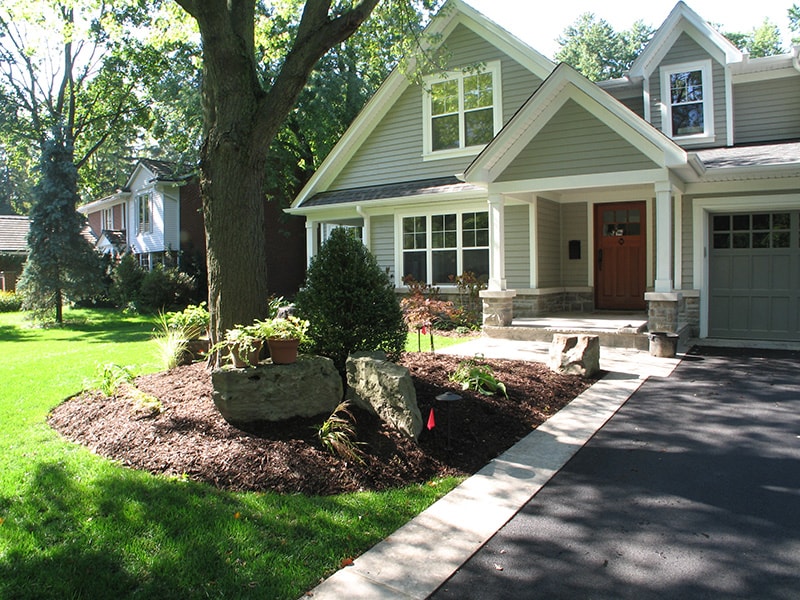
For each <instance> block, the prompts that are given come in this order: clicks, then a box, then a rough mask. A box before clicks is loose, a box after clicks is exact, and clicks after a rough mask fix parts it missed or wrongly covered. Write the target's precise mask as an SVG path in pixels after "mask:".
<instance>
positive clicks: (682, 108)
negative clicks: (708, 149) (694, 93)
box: [672, 104, 705, 135]
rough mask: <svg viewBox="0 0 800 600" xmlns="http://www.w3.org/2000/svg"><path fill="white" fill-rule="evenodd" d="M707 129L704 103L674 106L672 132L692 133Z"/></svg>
mask: <svg viewBox="0 0 800 600" xmlns="http://www.w3.org/2000/svg"><path fill="white" fill-rule="evenodd" d="M703 131H705V126H704V121H703V105H702V104H681V105H678V106H673V107H672V134H673V135H691V134H694V133H703Z"/></svg>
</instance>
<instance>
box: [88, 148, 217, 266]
mask: <svg viewBox="0 0 800 600" xmlns="http://www.w3.org/2000/svg"><path fill="white" fill-rule="evenodd" d="M78 211H79V212H80V213H81V214H83V215H85V216H86V217H87V219H88V222H89V226H90V228H91V229H92V232H93V233H94V235H95V237H96V238H97V244H96V247H97V249H98V250H100V251H101V252H104V253H111V254H114V255H118V254H122V253H124V252H126V251H130V252H132V253H133V254H134V255H135V256H136V257H137V259H138V260H139V264H140V265H141V266H142V267H144V268H146V269H150V268H152V267H153V266H154V265H156V264H159V263H161V264H168V265H173V264H178V263H179V262H180V257H181V256H182V255H183V256H186V255H190V256H192V258H193V260H200V261H201V262H204V260H205V233H204V231H203V216H202V214H201V205H200V188H199V186H198V183H197V178H196V177H195V176H193V175H191V174H189V175H186V174H183V173H180V172H179V173H176V169H175V165H174V164H172V163H168V162H164V161H158V160H151V159H141V160H139V162H138V163H137V165H136V167H135V168H134V170H133V173H132V174H131V176H130V177H129V178H128V181H127V183H126V184H125V187H124V188H122V189H121V190H118V191H117V192H116V193H114V194H112V195H110V196H108V197H106V198H102V199H100V200H96V201H94V202H90V203H88V204H85V205H83V206H81V207H80V208H78Z"/></svg>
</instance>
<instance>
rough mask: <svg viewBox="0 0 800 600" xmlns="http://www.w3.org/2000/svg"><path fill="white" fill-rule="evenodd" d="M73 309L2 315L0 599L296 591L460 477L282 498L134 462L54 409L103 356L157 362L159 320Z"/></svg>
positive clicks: (142, 367) (138, 366) (148, 367)
mask: <svg viewBox="0 0 800 600" xmlns="http://www.w3.org/2000/svg"><path fill="white" fill-rule="evenodd" d="M67 318H68V319H69V321H70V322H69V324H68V325H66V326H65V327H63V328H53V329H31V328H28V327H27V325H26V322H25V321H24V319H23V318H22V316H21V315H20V314H19V313H5V314H0V356H2V364H0V384H1V385H0V424H1V425H2V426H1V427H0V448H2V449H3V450H2V452H1V453H0V598H15V599H25V598H43V597H47V598H76V599H89V598H109V597H116V598H160V599H166V598H181V599H185V598H209V597H210V598H241V597H260V598H271V599H281V598H292V599H294V598H298V597H300V596H301V595H302V594H303V592H304V591H305V590H307V589H309V588H311V587H313V586H314V585H315V584H316V583H317V582H318V581H319V580H320V579H321V578H323V577H325V576H326V575H328V574H330V573H331V572H333V571H335V570H336V569H337V568H339V566H340V565H341V563H342V561H343V560H345V559H347V558H350V557H355V556H357V555H359V554H360V553H362V552H364V551H365V550H366V549H368V548H369V547H370V546H372V545H373V544H375V543H376V542H378V541H379V540H381V539H383V538H384V537H386V536H387V535H388V534H389V533H391V532H392V531H394V530H395V529H396V528H397V527H399V526H400V525H402V524H403V523H405V522H406V521H407V520H409V519H410V518H412V517H413V516H414V515H416V514H417V513H419V512H420V511H421V510H423V509H424V508H426V507H427V506H429V505H430V504H431V503H432V502H434V501H435V500H436V499H438V498H439V497H441V496H442V495H444V494H445V493H447V492H448V491H449V490H450V489H452V488H453V487H454V486H455V485H456V484H457V483H458V481H457V480H454V479H448V480H442V481H434V482H430V483H429V484H427V485H416V486H410V487H407V488H404V489H401V490H393V491H388V492H381V493H371V492H370V493H359V494H348V495H341V496H332V497H306V496H302V495H292V496H281V495H277V494H273V493H232V492H225V491H220V490H217V489H216V488H213V487H210V486H208V485H205V484H200V483H196V482H191V481H188V480H186V479H185V478H166V477H159V476H152V475H150V474H148V473H144V472H140V471H133V470H129V469H125V468H123V467H122V466H120V465H118V464H116V463H114V462H113V461H109V460H106V459H103V458H100V457H98V456H96V455H94V454H92V453H91V452H90V451H89V450H88V449H86V448H84V447H82V446H79V445H76V444H72V443H69V442H67V441H65V440H64V439H62V438H61V437H60V436H59V435H58V434H57V433H55V432H54V431H53V430H52V429H50V428H49V427H48V425H47V423H46V418H47V414H48V412H49V411H50V410H51V409H52V408H53V407H55V406H56V405H57V404H59V403H60V402H61V401H62V400H63V399H64V398H67V397H68V396H70V395H72V394H75V393H77V392H79V391H80V390H81V389H82V388H83V387H84V385H85V382H86V381H87V380H89V379H92V378H97V373H98V365H105V364H108V363H116V364H118V365H125V366H130V367H131V369H132V370H133V371H135V372H137V373H143V372H147V371H154V370H157V369H158V368H159V367H158V365H157V348H156V345H155V343H154V342H153V341H152V339H151V335H152V332H153V329H154V323H153V322H152V320H149V319H145V318H142V317H126V316H122V315H120V314H118V313H112V312H106V311H98V310H92V311H89V310H75V311H69V312H68V313H67ZM446 340H448V339H447V338H443V339H442V341H441V342H440V341H439V340H438V339H437V340H436V345H437V348H438V347H443V346H444V344H446V343H447V341H446ZM413 342H414V348H413V349H414V350H415V349H416V339H414V340H413Z"/></svg>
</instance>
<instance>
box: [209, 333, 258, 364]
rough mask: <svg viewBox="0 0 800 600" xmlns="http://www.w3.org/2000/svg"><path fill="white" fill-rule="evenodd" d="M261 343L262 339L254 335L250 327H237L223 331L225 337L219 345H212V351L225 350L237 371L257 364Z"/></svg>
mask: <svg viewBox="0 0 800 600" xmlns="http://www.w3.org/2000/svg"><path fill="white" fill-rule="evenodd" d="M263 343H264V342H263V340H262V338H261V337H260V336H259V335H256V333H255V332H254V328H253V327H252V326H247V327H245V326H242V325H237V326H236V327H234V328H233V329H228V330H226V331H225V336H224V337H223V339H222V340H221V341H220V342H219V343H217V344H215V345H214V347H213V348H212V351H213V350H217V351H218V350H220V349H222V348H226V349H227V350H228V355H229V356H230V357H231V362H233V366H234V367H236V368H237V369H242V368H244V367H254V366H256V365H257V364H258V358H259V354H261V347H262V345H263Z"/></svg>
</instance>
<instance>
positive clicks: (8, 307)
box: [0, 290, 22, 312]
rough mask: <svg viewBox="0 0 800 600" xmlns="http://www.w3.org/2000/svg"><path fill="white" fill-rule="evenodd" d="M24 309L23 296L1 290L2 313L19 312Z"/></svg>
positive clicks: (0, 303)
mask: <svg viewBox="0 0 800 600" xmlns="http://www.w3.org/2000/svg"><path fill="white" fill-rule="evenodd" d="M21 308H22V296H21V295H20V294H17V293H15V292H5V291H2V290H0V312H17V311H18V310H20V309H21Z"/></svg>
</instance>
